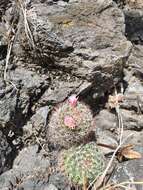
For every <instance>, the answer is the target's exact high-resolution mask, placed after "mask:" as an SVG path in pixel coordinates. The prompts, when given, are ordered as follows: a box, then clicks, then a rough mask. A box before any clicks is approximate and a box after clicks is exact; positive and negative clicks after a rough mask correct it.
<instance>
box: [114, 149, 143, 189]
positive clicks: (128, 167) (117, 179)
mask: <svg viewBox="0 0 143 190" xmlns="http://www.w3.org/2000/svg"><path fill="white" fill-rule="evenodd" d="M138 151H140V153H143V149H142V148H141V147H138ZM142 165H143V159H142V158H141V159H135V160H130V161H126V162H123V163H121V164H119V165H118V166H117V169H116V170H115V173H114V174H113V176H112V181H113V182H114V183H116V184H118V183H121V182H125V181H126V182H131V183H133V182H137V181H142V176H143V170H142ZM127 187H128V188H134V189H136V190H142V189H143V185H134V184H128V185H127Z"/></svg>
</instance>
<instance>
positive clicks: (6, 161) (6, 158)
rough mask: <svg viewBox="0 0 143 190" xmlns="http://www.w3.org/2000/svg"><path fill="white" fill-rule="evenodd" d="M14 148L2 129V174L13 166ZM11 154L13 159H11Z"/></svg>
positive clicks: (0, 157) (0, 154) (0, 145)
mask: <svg viewBox="0 0 143 190" xmlns="http://www.w3.org/2000/svg"><path fill="white" fill-rule="evenodd" d="M11 153H12V149H11V147H10V145H9V143H8V142H7V139H6V137H5V136H4V135H3V133H2V132H1V131H0V174H1V173H2V172H4V171H6V170H7V169H9V168H10V167H11V161H12V155H11ZM10 156H11V159H10Z"/></svg>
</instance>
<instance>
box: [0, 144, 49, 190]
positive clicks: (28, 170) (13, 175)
mask: <svg viewBox="0 0 143 190" xmlns="http://www.w3.org/2000/svg"><path fill="white" fill-rule="evenodd" d="M37 152H38V146H37V145H35V146H29V147H27V148H24V149H23V150H22V151H21V152H20V153H19V155H18V156H17V158H16V159H15V160H14V163H13V168H12V169H11V170H9V171H7V172H5V173H3V174H2V175H1V176H0V189H3V188H10V187H11V184H10V182H11V183H12V184H13V186H14V187H17V181H19V182H20V184H21V186H22V187H24V189H29V188H34V187H35V185H36V186H37V188H39V187H38V185H40V183H41V187H42V188H43V186H44V183H47V181H48V176H49V173H48V169H49V166H50V162H49V160H48V159H47V158H44V157H43V155H42V153H37ZM38 181H41V182H38Z"/></svg>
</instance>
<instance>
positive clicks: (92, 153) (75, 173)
mask: <svg viewBox="0 0 143 190" xmlns="http://www.w3.org/2000/svg"><path fill="white" fill-rule="evenodd" d="M59 168H60V170H61V171H62V172H63V173H64V174H65V175H66V176H67V177H68V179H69V181H70V182H71V183H72V184H74V185H82V184H83V183H84V179H86V180H87V182H88V183H91V182H93V180H95V179H96V178H97V177H99V176H100V175H101V174H102V173H103V171H104V169H105V158H104V156H103V155H102V153H101V152H100V151H99V149H98V147H97V146H96V144H95V143H94V142H90V143H88V144H85V145H80V146H78V147H72V148H70V149H68V150H65V151H63V152H62V153H61V155H60V157H59Z"/></svg>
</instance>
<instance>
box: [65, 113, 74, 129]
mask: <svg viewBox="0 0 143 190" xmlns="http://www.w3.org/2000/svg"><path fill="white" fill-rule="evenodd" d="M64 124H65V126H67V127H69V128H70V129H75V128H76V121H75V120H74V119H73V117H72V116H65V118H64Z"/></svg>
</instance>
